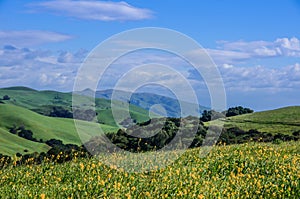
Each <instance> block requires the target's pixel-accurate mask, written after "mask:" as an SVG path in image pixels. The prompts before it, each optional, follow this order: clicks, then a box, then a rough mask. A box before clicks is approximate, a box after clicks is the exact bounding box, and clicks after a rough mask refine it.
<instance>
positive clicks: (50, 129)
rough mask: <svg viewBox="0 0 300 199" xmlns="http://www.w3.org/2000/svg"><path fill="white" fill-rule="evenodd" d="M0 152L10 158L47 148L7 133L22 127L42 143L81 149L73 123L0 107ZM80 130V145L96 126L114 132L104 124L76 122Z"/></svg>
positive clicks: (2, 105)
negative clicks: (57, 142)
mask: <svg viewBox="0 0 300 199" xmlns="http://www.w3.org/2000/svg"><path fill="white" fill-rule="evenodd" d="M0 118H1V120H0V140H1V145H0V151H1V153H2V154H7V155H14V154H16V153H17V152H19V153H24V150H25V149H27V150H28V152H27V153H32V152H41V151H47V150H48V149H49V147H48V146H47V145H46V144H43V143H37V142H32V141H29V140H26V139H23V138H21V137H18V136H17V135H13V134H11V133H10V132H9V129H10V128H11V127H13V126H14V125H15V126H22V125H23V126H24V127H25V128H26V129H30V130H31V131H32V132H33V136H34V137H35V138H37V139H38V140H39V139H43V140H44V141H46V140H49V139H52V138H55V139H59V140H62V141H63V142H64V144H68V143H73V144H78V145H81V144H82V142H81V140H80V138H79V136H78V133H77V131H76V128H75V125H74V121H73V119H67V118H54V117H46V116H43V115H40V114H37V113H35V112H32V111H30V110H28V109H25V108H22V107H18V106H14V105H9V104H0ZM79 122H80V123H81V124H82V125H81V127H83V128H86V129H87V133H86V135H84V138H85V140H83V141H84V142H86V141H88V140H89V139H90V138H91V137H92V136H95V135H97V133H99V125H100V126H101V128H102V129H103V130H104V131H105V132H107V131H116V128H115V127H112V126H108V125H105V124H97V123H92V122H86V121H79Z"/></svg>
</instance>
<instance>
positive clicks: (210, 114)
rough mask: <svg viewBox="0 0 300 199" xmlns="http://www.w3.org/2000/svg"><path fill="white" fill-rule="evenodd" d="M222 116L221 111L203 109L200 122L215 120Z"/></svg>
mask: <svg viewBox="0 0 300 199" xmlns="http://www.w3.org/2000/svg"><path fill="white" fill-rule="evenodd" d="M223 117H224V114H223V113H219V112H217V111H214V110H210V111H207V110H204V111H203V113H202V116H201V118H200V120H201V121H202V122H208V121H211V120H216V119H219V118H223Z"/></svg>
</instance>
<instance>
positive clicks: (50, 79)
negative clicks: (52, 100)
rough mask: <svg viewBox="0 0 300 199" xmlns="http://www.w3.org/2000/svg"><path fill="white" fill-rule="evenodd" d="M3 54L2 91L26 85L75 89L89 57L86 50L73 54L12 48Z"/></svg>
mask: <svg viewBox="0 0 300 199" xmlns="http://www.w3.org/2000/svg"><path fill="white" fill-rule="evenodd" d="M0 52H1V53H0V70H1V73H0V77H1V82H0V87H8V86H16V85H23V86H29V87H33V88H36V89H57V90H65V91H70V90H71V89H72V87H73V83H74V78H75V76H76V72H77V70H78V68H79V66H80V64H81V61H82V60H83V58H84V57H85V54H86V53H85V52H86V51H85V50H79V51H78V52H76V53H74V54H73V53H70V52H61V53H57V52H52V51H43V50H33V49H28V48H17V47H13V46H5V47H4V48H3V49H2V50H0ZM64 57H67V58H64ZM59 59H60V62H59V61H58V60H59Z"/></svg>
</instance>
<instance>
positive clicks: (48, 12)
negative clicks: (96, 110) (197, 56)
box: [0, 0, 300, 110]
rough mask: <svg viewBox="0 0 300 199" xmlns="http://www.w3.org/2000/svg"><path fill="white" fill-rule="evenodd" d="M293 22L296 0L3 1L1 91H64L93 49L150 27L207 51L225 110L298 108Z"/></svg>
mask: <svg viewBox="0 0 300 199" xmlns="http://www.w3.org/2000/svg"><path fill="white" fill-rule="evenodd" d="M299 22H300V2H299V1H297V0H286V1H279V0H272V1H271V0H266V1H258V0H254V1H237V0H230V1H229V0H223V1H216V0H212V1H196V0H195V1H179V0H163V1H153V0H147V1H141V0H136V1H126V2H125V1H123V2H120V1H96V0H77V1H71V0H49V1H31V0H30V1H21V0H16V1H9V0H2V1H0V69H1V72H0V79H1V82H0V87H8V86H15V85H24V86H30V87H33V88H36V89H54V90H61V91H70V90H72V88H73V83H74V78H75V76H76V73H77V71H78V68H79V66H80V63H81V62H82V60H83V59H84V58H85V56H86V55H87V54H88V52H89V51H91V50H92V49H93V48H94V47H95V46H96V45H98V44H99V43H100V42H102V41H103V40H105V39H107V38H109V37H110V36H112V35H114V34H117V33H119V32H122V31H125V30H128V29H132V28H141V27H149V26H151V27H162V28H170V29H174V30H176V31H179V32H182V33H184V34H186V35H188V36H189V37H191V38H193V39H194V40H196V41H197V42H198V43H199V44H200V45H202V46H203V47H204V48H205V49H206V50H207V52H208V53H209V55H210V56H211V57H212V58H213V60H214V61H215V63H216V65H217V66H218V68H219V70H220V72H221V75H222V77H223V80H224V85H225V89H226V94H227V102H228V106H235V105H244V106H249V107H251V108H254V109H255V110H264V109H269V108H277V107H282V106H288V105H299V98H300V92H299V91H300V41H299V39H300V28H299V27H300V26H299ZM162 56H164V55H162ZM189 75H191V74H189ZM194 79H195V78H194ZM194 79H193V80H194ZM199 82H201V80H199ZM199 82H198V83H197V82H194V86H195V88H197V85H198V84H199ZM199 93H201V92H200V91H199ZM204 93H205V92H204ZM201 94H203V93H201ZM199 95H200V94H199ZM203 104H204V105H209V100H208V99H203Z"/></svg>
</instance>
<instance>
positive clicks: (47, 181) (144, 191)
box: [0, 142, 300, 199]
mask: <svg viewBox="0 0 300 199" xmlns="http://www.w3.org/2000/svg"><path fill="white" fill-rule="evenodd" d="M299 144H300V143H299V142H287V143H281V144H279V145H274V144H270V143H269V144H265V143H260V144H258V143H250V144H248V143H247V144H243V145H231V146H217V147H214V148H213V149H212V151H211V152H210V154H208V156H206V157H204V158H200V157H199V154H200V152H201V149H199V148H198V149H192V150H187V151H186V152H185V153H184V154H183V155H182V156H181V157H179V156H180V154H181V152H180V151H173V152H171V154H168V153H166V152H160V153H158V154H157V155H156V156H155V157H156V158H155V159H153V158H151V156H149V157H148V156H146V155H144V156H141V155H138V156H135V155H134V154H127V155H124V154H112V155H111V156H109V155H105V156H104V157H101V158H100V159H99V158H88V159H80V158H77V159H75V160H73V161H71V162H66V163H63V164H53V163H51V162H49V163H48V162H44V163H43V164H40V165H31V166H18V167H13V166H7V167H6V168H5V169H3V170H2V172H1V170H0V187H1V188H0V198H18V197H20V196H22V197H24V198H125V197H124V196H126V198H233V199H235V198H299V195H300V186H299V175H300V170H299V167H300V151H299V149H300V148H299V146H300V145H299ZM170 155H171V156H172V157H178V160H176V161H175V162H174V163H172V164H170V165H168V166H166V167H165V168H162V167H161V166H164V164H167V163H168V162H166V160H165V157H170ZM134 160H138V161H134ZM157 160H161V162H160V161H157ZM124 162H125V163H124ZM104 163H109V164H111V165H110V166H107V165H105V164H104ZM142 163H144V165H142V166H140V165H141V164H142ZM156 165H157V168H156V169H155V170H152V171H147V168H148V167H147V166H149V167H150V168H153V167H155V166H156ZM118 166H121V167H122V166H123V167H124V168H125V169H128V170H125V171H124V170H121V168H118ZM132 170H133V171H137V172H131V171H132ZM145 170H146V172H142V171H145Z"/></svg>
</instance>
